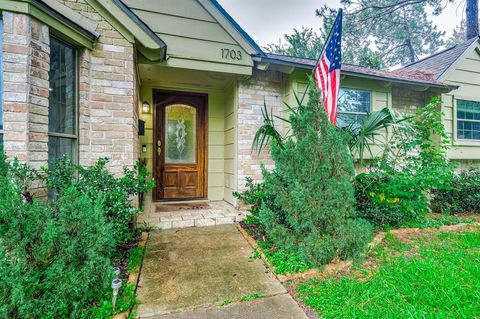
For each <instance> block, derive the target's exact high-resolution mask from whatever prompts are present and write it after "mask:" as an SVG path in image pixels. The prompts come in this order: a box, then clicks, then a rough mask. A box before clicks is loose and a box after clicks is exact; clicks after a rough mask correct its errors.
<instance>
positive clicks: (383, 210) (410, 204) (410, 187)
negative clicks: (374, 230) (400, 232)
mask: <svg viewBox="0 0 480 319" xmlns="http://www.w3.org/2000/svg"><path fill="white" fill-rule="evenodd" d="M418 186H419V185H418V184H417V182H416V179H414V178H411V177H410V176H408V175H407V176H405V175H404V174H397V175H388V174H384V173H381V172H372V173H368V174H366V173H362V174H359V175H357V177H356V178H355V198H356V201H357V211H358V212H359V214H360V216H361V217H363V218H365V219H367V220H368V221H370V222H371V223H373V224H374V225H377V226H386V225H389V226H399V225H402V224H404V223H406V222H407V221H417V220H421V219H423V218H424V217H425V215H426V214H427V212H428V199H427V197H426V196H425V194H424V193H423V192H422V189H420V188H419V187H418Z"/></svg>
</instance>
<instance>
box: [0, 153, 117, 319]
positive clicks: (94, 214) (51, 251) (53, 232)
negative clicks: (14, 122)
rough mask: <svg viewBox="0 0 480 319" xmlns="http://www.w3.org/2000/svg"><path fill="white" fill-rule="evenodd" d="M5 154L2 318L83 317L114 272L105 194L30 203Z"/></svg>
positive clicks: (73, 193) (0, 217) (0, 218)
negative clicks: (105, 209)
mask: <svg viewBox="0 0 480 319" xmlns="http://www.w3.org/2000/svg"><path fill="white" fill-rule="evenodd" d="M0 154H2V155H0V157H1V159H0V173H1V174H0V283H1V284H0V318H67V317H69V318H78V317H79V316H80V313H81V312H82V310H83V309H84V308H85V307H88V306H89V305H91V303H92V302H94V301H95V300H97V298H98V296H100V295H102V294H103V293H104V292H105V291H106V289H108V287H109V283H110V280H111V277H112V275H113V271H112V267H111V259H110V258H111V256H112V253H113V252H114V250H115V241H114V238H113V233H112V227H111V224H110V223H108V222H107V221H106V219H105V214H104V205H103V204H104V197H103V196H102V194H99V196H95V199H93V200H92V198H90V197H88V196H87V195H85V194H82V193H80V192H79V191H78V190H77V189H75V188H72V187H68V188H66V189H65V190H64V192H63V193H62V196H61V197H59V198H57V199H56V200H55V201H52V202H50V203H48V204H47V203H46V202H45V201H43V200H37V199H32V200H31V201H26V200H25V199H24V197H23V194H22V188H21V187H19V186H18V184H16V183H15V182H14V180H15V179H14V178H13V177H12V170H11V169H10V167H9V165H8V164H7V163H6V162H5V157H4V155H3V153H0ZM20 166H21V165H20ZM24 171H25V170H24Z"/></svg>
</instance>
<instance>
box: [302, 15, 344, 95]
mask: <svg viewBox="0 0 480 319" xmlns="http://www.w3.org/2000/svg"><path fill="white" fill-rule="evenodd" d="M342 12H343V9H341V8H340V9H338V13H337V16H336V17H335V20H334V21H333V25H332V27H331V28H330V32H328V37H327V40H326V41H325V43H323V47H322V51H320V55H319V56H318V59H317V62H315V66H314V67H313V69H312V72H311V74H313V72H314V71H315V69H316V68H317V65H318V63H319V62H320V59H321V58H322V56H323V53H325V49H326V48H327V43H328V42H329V41H330V38H331V37H332V31H333V29H334V27H335V24H336V22H337V19H338V17H339V16H340V15H341V14H342ZM309 88H310V80H309V81H308V84H307V87H306V88H305V91H304V92H303V96H302V99H301V100H300V104H303V100H304V99H305V95H306V94H307V91H308V89H309Z"/></svg>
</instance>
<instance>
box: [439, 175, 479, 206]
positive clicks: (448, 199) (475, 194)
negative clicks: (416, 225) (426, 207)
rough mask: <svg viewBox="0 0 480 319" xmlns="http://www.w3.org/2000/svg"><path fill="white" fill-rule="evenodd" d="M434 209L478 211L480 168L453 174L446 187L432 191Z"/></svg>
mask: <svg viewBox="0 0 480 319" xmlns="http://www.w3.org/2000/svg"><path fill="white" fill-rule="evenodd" d="M432 202H433V205H432V209H433V210H434V211H437V212H440V213H443V214H449V215H453V214H460V213H474V214H479V213H480V170H478V169H470V170H468V171H462V172H460V174H458V175H455V176H454V177H453V178H452V181H451V187H450V188H448V189H439V190H436V191H434V192H433V201H432Z"/></svg>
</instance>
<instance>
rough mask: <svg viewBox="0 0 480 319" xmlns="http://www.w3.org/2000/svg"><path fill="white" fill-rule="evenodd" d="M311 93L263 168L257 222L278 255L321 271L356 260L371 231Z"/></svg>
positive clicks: (349, 167)
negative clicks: (340, 261) (333, 263)
mask: <svg viewBox="0 0 480 319" xmlns="http://www.w3.org/2000/svg"><path fill="white" fill-rule="evenodd" d="M310 87H311V89H310V98H309V102H308V104H307V105H306V106H302V105H299V106H298V107H297V109H296V110H292V111H291V112H290V119H289V121H290V123H291V126H292V135H291V136H289V137H287V138H286V140H285V141H284V142H283V145H282V146H280V145H278V143H275V141H273V142H272V143H271V156H272V159H273V160H274V162H275V169H274V170H273V171H267V170H266V169H265V168H263V177H264V183H263V186H262V187H263V193H264V194H263V195H262V196H264V197H263V198H266V199H267V200H262V201H261V206H260V210H259V211H258V217H259V221H260V223H261V227H263V228H264V229H265V232H266V233H267V235H268V236H269V238H270V240H271V241H272V243H273V245H274V246H275V247H276V248H277V249H278V250H283V251H286V252H289V253H291V254H294V255H296V256H298V257H299V259H300V260H301V261H302V262H304V263H306V264H312V265H322V264H326V263H328V262H330V261H331V260H332V259H334V258H337V257H339V258H351V257H356V256H358V255H360V254H361V253H362V252H363V249H364V248H365V245H366V243H367V242H368V240H369V238H370V236H371V226H370V225H369V224H368V223H367V222H366V221H363V220H359V219H357V218H356V213H355V210H354V196H353V188H352V179H353V176H354V168H353V162H352V158H351V156H350V154H349V152H348V150H347V147H346V146H345V142H344V140H343V138H342V136H341V135H340V134H339V132H338V131H337V130H336V129H335V127H333V126H332V125H331V124H330V123H329V122H328V120H327V117H326V115H325V112H324V111H323V108H322V107H320V106H319V100H318V91H317V90H315V88H314V86H313V85H311V86H310Z"/></svg>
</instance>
